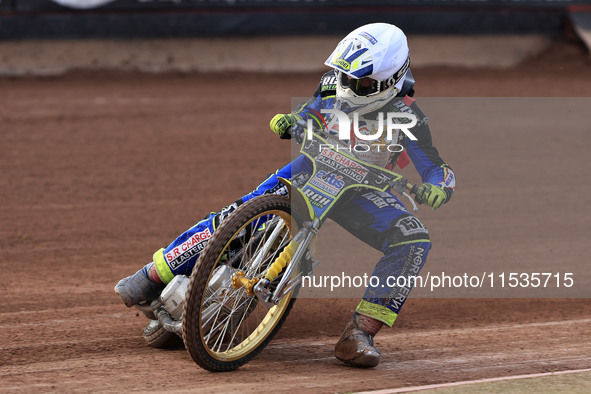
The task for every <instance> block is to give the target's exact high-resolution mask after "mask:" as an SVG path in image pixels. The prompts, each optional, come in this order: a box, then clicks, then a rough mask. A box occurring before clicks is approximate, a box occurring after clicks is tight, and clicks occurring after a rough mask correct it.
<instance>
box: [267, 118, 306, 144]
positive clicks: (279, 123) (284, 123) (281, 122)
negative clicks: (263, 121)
mask: <svg viewBox="0 0 591 394" xmlns="http://www.w3.org/2000/svg"><path fill="white" fill-rule="evenodd" d="M300 119H301V118H300V117H299V116H297V115H292V114H277V115H275V116H273V119H271V122H270V123H269V126H270V127H271V130H272V131H273V133H275V134H277V135H278V136H279V137H281V138H283V139H289V138H291V134H290V133H289V129H290V128H291V126H293V125H294V124H295V123H296V122H297V121H298V120H300Z"/></svg>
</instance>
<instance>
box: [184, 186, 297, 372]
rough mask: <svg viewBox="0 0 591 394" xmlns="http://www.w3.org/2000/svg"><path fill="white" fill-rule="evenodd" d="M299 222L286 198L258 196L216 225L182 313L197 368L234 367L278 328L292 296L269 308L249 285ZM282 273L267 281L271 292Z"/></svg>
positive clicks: (187, 341)
mask: <svg viewBox="0 0 591 394" xmlns="http://www.w3.org/2000/svg"><path fill="white" fill-rule="evenodd" d="M298 223H299V222H297V220H296V219H295V218H294V217H293V216H292V210H291V206H290V201H289V199H287V198H286V197H282V196H277V195H263V196H259V197H257V198H254V199H252V200H250V201H248V202H247V203H245V204H244V205H242V206H240V207H239V208H238V209H237V210H236V211H235V212H233V213H232V215H230V216H229V217H228V218H227V219H226V220H225V221H224V222H223V223H222V225H221V226H220V227H219V228H218V229H216V231H215V232H214V234H213V236H212V237H211V238H210V240H209V242H208V243H207V246H206V248H205V249H204V251H203V252H202V254H201V256H200V257H199V260H198V262H197V264H196V265H195V268H194V269H193V272H192V273H191V277H190V283H189V287H188V289H187V295H186V298H185V303H184V311H183V340H184V342H185V347H186V349H187V351H188V352H189V354H190V355H191V357H192V358H193V360H194V361H195V362H196V363H197V364H198V365H199V366H201V367H202V368H205V369H207V370H209V371H231V370H234V369H236V368H238V367H240V366H241V365H244V364H245V363H247V362H248V361H250V360H251V359H252V358H254V357H255V356H256V355H257V354H258V353H259V352H260V351H261V350H263V348H264V347H265V346H266V345H267V344H268V343H269V342H270V341H271V339H272V338H273V337H274V336H275V334H276V333H277V332H278V331H279V328H280V327H281V325H282V324H283V322H284V321H285V319H286V318H287V315H288V314H289V311H290V310H291V307H292V306H293V303H294V301H295V298H292V294H288V295H286V296H285V297H284V298H283V299H282V300H281V301H280V302H279V303H278V304H277V305H274V306H272V307H271V308H270V309H268V308H267V307H265V306H264V305H262V303H260V302H259V300H258V298H257V297H256V296H255V295H253V293H252V284H254V283H256V282H258V279H260V278H262V277H263V275H264V273H265V272H266V271H267V269H268V267H269V266H270V265H271V264H272V263H273V262H274V261H275V259H276V258H277V256H278V255H279V254H280V253H281V251H283V249H285V247H286V246H287V245H288V244H289V242H290V240H291V238H292V237H293V235H295V233H296V232H297V231H298V227H299V225H298ZM282 274H283V273H280V274H279V277H277V278H276V279H275V280H273V281H272V282H271V284H270V288H271V290H272V289H273V288H274V286H276V285H277V283H278V281H279V280H280V279H281V276H282ZM247 283H249V284H250V287H249V286H248V285H247Z"/></svg>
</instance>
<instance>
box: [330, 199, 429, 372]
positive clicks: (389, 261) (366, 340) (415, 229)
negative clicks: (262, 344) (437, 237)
mask: <svg viewBox="0 0 591 394" xmlns="http://www.w3.org/2000/svg"><path fill="white" fill-rule="evenodd" d="M331 218H332V219H334V220H335V221H336V222H337V223H339V224H340V225H341V226H342V227H344V228H345V229H346V230H348V231H349V232H351V233H352V234H353V235H355V236H356V237H357V238H359V239H361V240H362V241H364V242H366V243H367V244H368V245H370V246H372V247H373V248H375V249H378V250H381V251H382V252H383V253H384V256H383V257H382V258H381V259H380V260H379V261H378V263H377V264H376V266H375V268H374V271H373V273H372V277H375V278H377V279H378V280H377V281H374V280H372V281H370V284H374V285H375V286H371V285H370V287H368V288H367V290H366V291H365V294H364V296H363V299H362V300H361V302H360V303H359V305H358V306H357V308H356V310H355V315H354V318H353V319H351V321H349V322H348V323H347V326H346V327H345V330H344V332H343V335H342V337H341V339H340V340H339V342H338V343H337V345H336V347H335V356H336V357H337V358H338V359H339V360H341V361H343V362H345V363H347V364H350V365H354V366H356V367H375V366H376V365H378V363H379V362H380V357H379V355H380V353H379V351H378V350H377V349H376V347H375V346H374V345H373V336H374V335H375V334H376V333H377V332H378V330H379V329H380V328H381V327H382V325H383V324H385V325H387V326H389V327H391V326H392V325H393V324H394V321H395V320H396V318H397V317H398V313H399V312H400V309H401V308H402V305H403V304H404V302H405V301H406V298H407V297H408V295H409V294H410V291H411V289H412V288H413V287H414V284H415V280H414V277H416V276H418V275H419V271H420V270H421V268H422V267H423V265H424V264H425V261H426V259H427V254H428V252H429V249H430V248H431V243H430V240H429V233H428V231H427V229H426V228H425V226H424V225H423V224H422V223H421V222H420V220H419V219H418V218H416V217H415V216H414V215H412V214H411V213H410V212H409V211H407V210H406V209H405V208H404V206H403V205H402V203H401V202H400V200H399V199H398V197H396V196H395V195H393V194H391V193H388V192H368V193H363V194H360V195H356V196H354V198H352V199H351V201H350V202H348V203H347V204H344V205H343V206H342V207H340V208H339V209H338V210H337V211H335V212H334V213H331ZM397 279H398V280H397Z"/></svg>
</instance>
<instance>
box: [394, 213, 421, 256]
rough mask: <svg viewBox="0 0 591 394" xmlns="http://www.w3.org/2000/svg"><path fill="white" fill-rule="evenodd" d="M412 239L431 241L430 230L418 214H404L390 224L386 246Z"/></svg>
mask: <svg viewBox="0 0 591 394" xmlns="http://www.w3.org/2000/svg"><path fill="white" fill-rule="evenodd" d="M412 241H423V242H425V241H426V242H429V230H427V227H425V225H424V224H423V223H422V222H421V221H420V220H419V219H418V218H417V217H416V216H413V215H411V214H404V215H401V216H400V217H398V218H396V220H394V221H393V222H392V224H391V225H390V228H389V229H388V230H387V234H386V243H387V245H384V246H385V247H386V248H387V247H392V246H396V245H400V244H406V243H410V242H412Z"/></svg>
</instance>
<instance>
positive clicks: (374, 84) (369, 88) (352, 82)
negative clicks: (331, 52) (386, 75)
mask: <svg viewBox="0 0 591 394" xmlns="http://www.w3.org/2000/svg"><path fill="white" fill-rule="evenodd" d="M338 74H339V77H338V80H339V83H340V84H341V87H342V88H344V89H351V90H352V91H353V93H355V94H356V95H358V96H371V95H372V94H376V93H379V92H380V90H381V83H380V82H379V81H376V80H375V79H373V78H370V77H363V78H353V77H352V76H350V75H347V74H345V73H344V72H341V71H339V72H338Z"/></svg>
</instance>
